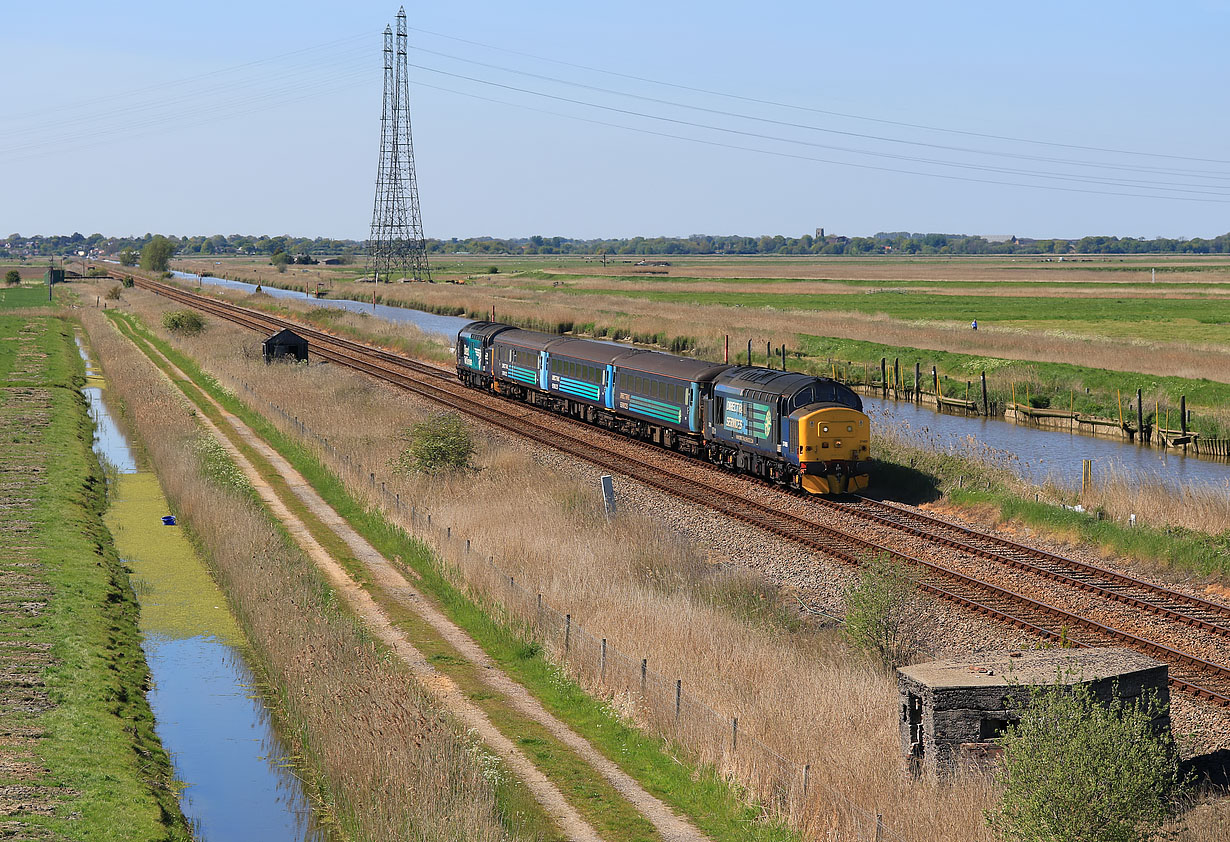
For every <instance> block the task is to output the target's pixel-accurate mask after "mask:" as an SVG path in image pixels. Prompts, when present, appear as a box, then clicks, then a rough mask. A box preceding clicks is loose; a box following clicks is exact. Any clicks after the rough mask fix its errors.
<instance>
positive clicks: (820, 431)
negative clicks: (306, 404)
mask: <svg viewBox="0 0 1230 842" xmlns="http://www.w3.org/2000/svg"><path fill="white" fill-rule="evenodd" d="M457 376H458V377H459V378H460V379H461V381H462V382H463V383H465V384H466V385H467V386H471V387H473V388H476V389H483V390H487V391H491V392H495V393H496V394H499V395H503V396H505V397H508V398H512V399H516V400H523V401H526V402H527V403H530V404H533V405H534V406H538V407H542V408H544V409H549V410H551V411H553V412H558V413H561V414H564V415H568V416H571V417H573V418H577V419H580V420H583V421H587V422H589V423H591V424H596V425H598V426H600V427H604V428H606V429H608V430H613V431H616V432H619V433H622V434H623V435H626V436H630V437H633V438H637V439H641V440H643V441H648V442H652V443H654V444H658V445H660V446H662V447H665V448H668V449H671V450H678V451H680V452H682V453H686V454H688V455H690V456H695V457H698V458H702V459H707V460H709V461H710V462H713V463H715V464H718V465H723V466H726V467H728V468H730V469H732V470H736V471H740V472H743V473H748V474H753V475H755V476H758V477H761V478H763V479H766V480H770V481H772V482H776V483H780V484H782V485H788V486H792V487H795V488H798V489H801V490H803V491H806V492H808V493H811V494H841V493H846V492H853V491H861V490H863V489H865V488H866V487H867V485H868V482H869V470H870V454H869V450H870V436H871V430H870V425H869V423H868V419H867V416H866V415H865V414H864V413H863V402H862V401H861V400H860V399H859V397H858V395H857V394H855V393H854V392H853V391H852V390H851V389H850V388H849V387H847V386H845V385H843V384H841V383H838V382H837V381H835V380H830V379H828V378H826V377H812V376H811V375H808V374H800V373H796V372H788V371H778V370H776V369H771V368H761V367H759V366H747V365H727V364H721V363H711V362H706V361H704V360H696V359H691V358H688V357H678V356H675V355H674V354H666V353H662V352H659V351H648V350H644V349H640V348H629V347H628V346H626V345H617V344H615V343H612V342H601V341H594V340H587V339H576V338H573V337H568V336H558V335H554V334H548V333H538V332H536V331H532V330H522V329H521V328H517V327H513V326H511V325H506V324H500V323H499V322H486V321H480V322H471V323H470V324H468V325H466V326H465V327H464V328H462V329H461V331H460V332H459V333H458V334H457Z"/></svg>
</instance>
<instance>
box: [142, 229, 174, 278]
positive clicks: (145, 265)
mask: <svg viewBox="0 0 1230 842" xmlns="http://www.w3.org/2000/svg"><path fill="white" fill-rule="evenodd" d="M174 253H175V244H174V243H172V242H171V241H170V240H168V239H167V238H166V237H164V236H162V235H161V234H157V235H155V236H154V238H153V239H152V240H150V241H149V242H148V243H146V244H145V248H143V249H141V268H142V269H148V270H150V271H151V272H165V271H167V266H168V265H169V264H170V262H171V255H172V254H174Z"/></svg>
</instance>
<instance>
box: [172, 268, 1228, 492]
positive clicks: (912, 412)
mask: <svg viewBox="0 0 1230 842" xmlns="http://www.w3.org/2000/svg"><path fill="white" fill-rule="evenodd" d="M173 274H174V275H175V276H176V277H177V278H179V279H181V280H185V281H190V282H193V283H203V284H210V285H215V286H223V287H227V288H230V289H238V290H243V291H246V292H253V291H255V289H256V287H255V286H254V285H252V284H248V283H243V282H241V281H228V280H225V279H222V278H212V277H204V278H200V277H198V276H197V275H190V274H187V273H185V272H175V273H173ZM261 289H262V291H263V292H266V293H268V294H269V295H271V296H273V297H274V298H296V299H305V298H306V299H310V300H312V301H313V302H314V303H315V304H316V305H318V306H321V307H336V308H339V309H343V310H351V311H355V312H363V313H369V314H371V315H374V316H377V317H379V318H383V319H388V320H389V321H393V322H398V323H401V324H412V325H414V326H415V327H417V328H418V329H419V330H421V331H423V332H424V333H430V334H435V335H438V336H444V337H446V338H448V339H450V340H452V339H453V338H455V337H456V336H457V331H458V330H460V329H461V327H462V326H464V325H466V324H468V323H469V322H470V321H472V320H471V319H466V318H457V317H454V316H440V315H436V314H434V313H425V312H423V311H421V310H411V309H409V308H405V307H390V306H388V305H385V304H377V305H375V307H373V306H372V304H371V303H370V302H368V303H364V302H361V301H355V300H350V299H345V298H321V299H314V298H312V296H310V295H307V294H306V293H302V292H298V291H292V290H285V289H278V288H276V287H262V288H261ZM863 405H864V407H865V408H866V410H867V413H868V415H870V416H871V419H872V428H873V429H876V428H877V427H879V428H891V429H893V430H895V431H896V432H897V434H898V435H899V436H901V437H902V438H904V439H906V440H907V441H910V442H912V443H914V444H916V445H917V446H919V447H925V448H929V449H939V450H945V451H949V452H953V453H958V454H969V455H974V456H977V457H978V458H983V459H989V460H990V461H992V462H995V463H996V464H999V465H1002V466H1004V467H1006V468H1009V469H1010V470H1012V471H1014V472H1015V473H1017V474H1018V475H1019V476H1022V477H1024V478H1026V479H1028V480H1030V481H1031V482H1035V483H1039V484H1041V483H1045V482H1053V483H1055V484H1057V485H1059V486H1062V487H1064V488H1069V489H1075V488H1079V487H1080V480H1081V460H1082V459H1091V460H1092V461H1093V466H1094V467H1093V470H1094V479H1095V481H1096V480H1097V478H1098V477H1099V476H1105V475H1107V474H1109V473H1110V472H1114V473H1115V474H1117V475H1119V476H1123V477H1125V478H1127V479H1129V480H1131V481H1133V482H1138V483H1147V484H1149V485H1151V486H1154V487H1170V488H1175V489H1179V488H1189V489H1192V490H1197V489H1215V490H1225V491H1226V492H1227V493H1230V465H1228V464H1226V463H1225V462H1221V461H1214V460H1210V459H1200V458H1197V457H1195V456H1185V455H1183V454H1182V453H1181V452H1178V451H1164V450H1160V449H1157V448H1152V447H1141V446H1139V445H1135V444H1129V443H1127V442H1123V441H1119V440H1115V439H1103V438H1095V437H1093V436H1083V435H1079V434H1076V433H1066V432H1062V431H1055V430H1040V429H1037V428H1033V427H1026V426H1021V425H1017V424H1013V423H1010V422H1008V421H1004V420H1002V419H999V418H984V417H982V416H964V415H949V414H945V413H941V412H937V411H935V410H934V409H931V408H929V407H924V406H920V405H918V404H914V403H909V402H905V401H892V400H883V399H881V398H875V397H868V396H864V397H863Z"/></svg>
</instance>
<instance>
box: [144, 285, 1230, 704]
mask: <svg viewBox="0 0 1230 842" xmlns="http://www.w3.org/2000/svg"><path fill="white" fill-rule="evenodd" d="M136 285H137V286H139V287H142V288H145V289H148V290H150V291H152V292H155V293H157V294H159V295H163V296H165V297H167V298H171V299H173V300H176V301H179V302H181V303H183V304H187V305H189V306H192V307H195V308H197V309H201V310H204V311H205V312H208V313H211V314H213V315H215V316H218V317H219V318H223V319H226V320H228V321H231V322H234V323H236V324H239V325H241V326H243V327H247V328H249V329H252V330H258V331H265V332H267V333H268V332H274V331H277V330H281V329H282V328H286V327H290V328H292V329H293V330H295V331H296V332H297V333H299V334H300V335H302V336H304V337H305V338H307V339H308V340H309V342H310V343H312V344H313V345H314V352H315V353H316V354H317V356H320V357H322V358H324V359H327V360H330V361H332V362H336V363H338V364H341V365H346V366H348V367H350V368H353V369H356V370H358V371H361V372H364V373H366V374H369V375H371V376H373V377H377V378H379V379H382V380H385V381H387V382H390V383H392V384H394V385H397V386H399V387H401V388H403V389H406V390H408V391H411V392H414V393H416V394H419V395H421V396H423V397H426V398H429V399H430V400H432V401H435V402H437V403H440V404H442V405H444V406H446V407H448V408H450V409H452V410H455V411H457V412H459V413H462V414H466V415H471V416H475V417H477V418H480V419H481V420H483V421H484V422H486V423H488V424H492V425H494V426H496V427H499V428H501V429H504V430H507V431H509V432H512V433H515V434H516V435H518V436H522V437H525V438H528V439H530V440H532V441H535V442H537V443H538V444H541V445H544V446H548V447H551V448H554V449H556V450H560V451H563V452H565V453H567V454H569V455H571V456H574V457H576V458H578V459H581V460H583V461H586V462H588V463H591V464H594V465H597V466H599V467H601V468H603V469H606V470H610V471H614V472H618V473H622V474H624V475H627V476H629V477H632V478H634V479H636V480H637V481H640V482H642V483H644V484H646V485H649V486H652V487H654V488H657V489H659V490H661V491H664V492H667V493H669V494H671V495H674V496H676V497H679V498H682V499H684V500H687V501H688V502H690V503H693V504H695V505H696V506H699V507H702V508H706V509H710V510H716V511H718V512H720V513H722V514H724V515H726V516H728V517H731V518H734V519H737V520H739V521H742V522H744V523H747V524H749V525H751V526H755V527H758V528H760V529H763V530H765V531H768V532H771V533H773V534H776V535H779V536H781V537H783V538H786V539H789V540H791V541H794V542H796V543H799V544H802V545H804V546H806V547H808V548H810V549H813V550H816V551H819V552H822V553H824V554H825V555H828V556H831V557H834V558H837V559H839V560H842V561H845V562H847V563H850V564H854V565H858V564H861V563H862V561H863V560H864V559H866V558H867V557H869V556H872V555H885V556H888V557H890V558H894V559H897V560H899V561H901V562H903V563H905V564H908V565H910V566H911V567H912V568H913V569H916V570H917V571H919V577H918V582H919V586H920V587H921V588H922V589H923V590H924V591H926V592H928V593H931V594H933V595H935V596H937V597H940V598H942V599H946V600H948V601H951V602H954V603H957V604H960V605H962V606H964V607H966V608H968V609H970V610H973V611H975V612H977V613H980V614H983V615H985V616H988V617H992V618H994V619H997V620H999V621H1001V622H1005V623H1009V624H1011V625H1013V626H1016V627H1018V628H1021V629H1024V630H1026V631H1028V632H1030V633H1032V634H1036V635H1039V636H1041V637H1043V638H1046V639H1050V640H1058V639H1060V638H1061V636H1068V638H1069V640H1070V642H1072V643H1073V644H1074V645H1079V646H1106V645H1115V646H1129V647H1131V648H1134V649H1136V650H1138V651H1141V652H1145V653H1147V654H1149V655H1152V656H1153V657H1156V658H1158V659H1159V660H1162V661H1165V662H1167V663H1168V664H1169V665H1170V679H1171V683H1172V685H1173V686H1174V687H1175V688H1176V689H1178V690H1181V691H1183V692H1186V693H1189V694H1191V695H1194V696H1196V697H1199V698H1202V699H1206V700H1208V701H1212V702H1215V703H1217V704H1219V705H1222V706H1226V707H1230V669H1227V668H1226V667H1224V666H1222V665H1220V664H1218V663H1215V662H1213V661H1211V660H1208V659H1206V658H1203V657H1200V656H1199V655H1197V654H1193V653H1191V652H1187V651H1182V650H1181V649H1178V648H1175V647H1172V646H1168V645H1166V644H1164V643H1161V642H1158V641H1155V640H1152V639H1149V638H1147V637H1144V636H1142V635H1140V634H1136V633H1133V632H1131V631H1128V630H1125V629H1120V628H1115V627H1112V626H1110V625H1107V624H1103V623H1100V622H1098V621H1097V620H1095V619H1092V618H1091V617H1089V616H1085V615H1083V614H1080V613H1076V612H1074V611H1070V610H1066V609H1064V608H1062V607H1059V606H1057V605H1053V604H1051V603H1049V602H1046V601H1043V600H1041V599H1037V598H1034V597H1030V596H1027V595H1025V594H1021V593H1018V592H1015V591H1013V590H1010V589H1008V588H1004V587H1000V586H998V585H995V584H992V583H991V582H989V581H986V579H985V578H979V577H976V576H972V575H969V574H968V573H965V572H962V571H960V570H956V569H954V568H952V567H950V566H948V565H946V564H942V563H939V562H937V561H935V560H932V559H928V558H924V557H920V556H918V555H914V554H912V553H908V552H904V551H902V550H899V549H894V548H892V547H890V546H888V545H886V544H882V543H878V542H877V541H874V540H870V539H868V538H866V537H862V536H859V535H856V534H854V533H853V532H850V531H843V530H840V529H836V528H834V527H832V526H829V525H826V524H824V523H820V522H819V521H816V520H813V519H811V518H809V517H804V516H801V515H799V514H796V513H794V512H791V511H787V510H785V508H782V507H776V506H773V505H771V504H768V503H765V502H763V501H761V500H757V499H754V496H751V495H748V494H745V493H741V492H740V491H739V490H738V486H739V485H740V483H738V482H737V481H736V482H731V480H732V479H733V478H732V477H730V475H728V474H725V473H723V472H721V471H718V470H716V469H711V470H708V469H709V466H707V464H706V463H698V462H697V460H690V459H680V458H679V454H674V453H670V452H668V451H664V450H662V449H661V448H658V447H655V446H652V445H648V444H645V443H642V442H636V441H634V440H630V439H625V438H623V437H619V436H616V435H614V434H612V433H608V432H606V431H604V430H601V429H599V428H596V427H593V426H591V425H587V424H584V423H582V422H580V421H573V420H571V419H566V418H563V417H561V416H558V415H555V414H552V413H549V412H546V411H543V410H539V409H537V408H534V407H531V406H529V405H527V404H523V403H519V402H518V403H513V402H510V401H506V400H504V399H501V398H498V397H496V396H493V395H489V394H487V393H485V392H479V391H476V390H473V389H469V388H467V387H465V386H464V385H462V384H461V383H460V382H458V381H457V380H455V379H453V378H452V377H451V374H450V373H449V372H447V371H445V370H443V369H440V368H438V367H436V366H433V365H428V364H425V363H421V362H418V361H415V360H411V359H408V358H406V357H403V356H400V355H398V354H395V353H392V352H389V351H386V350H383V349H379V348H374V347H372V346H370V345H366V344H364V343H360V342H356V341H353V340H350V339H345V338H343V337H338V336H335V335H333V334H329V333H325V332H323V331H320V330H316V329H314V328H311V327H308V326H306V325H302V324H299V323H296V322H292V321H289V320H286V319H282V318H279V317H276V316H272V315H269V314H266V313H260V312H258V311H254V310H250V309H247V308H244V307H240V306H238V305H235V304H231V303H229V302H223V301H219V300H217V299H215V298H211V297H208V296H202V295H197V294H195V293H192V292H188V291H187V290H183V289H181V288H179V287H176V286H173V285H170V284H164V283H160V282H157V281H151V280H148V279H145V278H141V277H139V276H138V277H137V278H136ZM683 465H689V466H692V467H699V466H701V465H703V466H704V467H705V468H706V469H707V470H706V471H705V474H709V475H711V476H705V475H704V474H699V473H698V472H697V471H681V470H680V466H683ZM742 485H743V486H745V487H746V486H747V484H746V483H742ZM786 499H790V498H786ZM814 502H816V503H818V505H819V506H820V507H821V508H826V509H829V510H832V511H841V512H845V513H847V514H851V515H853V516H854V517H857V518H860V519H861V520H863V521H865V522H868V523H874V524H876V525H877V526H878V527H881V528H883V529H888V530H894V531H896V532H899V533H902V534H905V535H908V536H911V537H912V538H914V539H917V540H920V541H924V542H927V543H930V544H935V545H939V546H943V547H946V548H949V549H951V550H953V551H955V552H958V553H965V554H969V555H972V556H976V557H979V558H981V559H983V560H986V561H990V562H993V563H994V564H997V565H1003V566H1006V567H1008V568H1012V569H1016V570H1026V571H1028V572H1029V573H1031V574H1034V575H1039V576H1044V577H1046V578H1047V579H1048V580H1050V581H1052V582H1055V583H1058V584H1062V585H1063V586H1065V587H1072V588H1076V589H1078V590H1080V591H1082V592H1084V593H1086V594H1089V595H1092V596H1095V597H1096V598H1098V599H1105V600H1109V601H1112V602H1115V603H1118V604H1121V605H1127V606H1130V607H1132V608H1134V609H1139V610H1141V611H1145V612H1148V613H1149V614H1151V615H1153V616H1155V617H1158V618H1161V619H1164V620H1165V621H1166V622H1170V623H1176V624H1180V625H1182V626H1185V627H1189V628H1191V629H1197V630H1199V631H1200V632H1202V633H1205V634H1209V635H1214V636H1218V637H1224V638H1230V608H1227V607H1225V606H1221V605H1217V604H1216V603H1212V602H1208V601H1206V600H1201V599H1199V598H1196V597H1191V596H1188V595H1186V594H1181V593H1178V592H1176V591H1171V590H1168V589H1165V588H1161V587H1158V586H1156V585H1153V584H1151V583H1148V582H1144V581H1143V580H1139V579H1134V578H1132V577H1130V576H1126V575H1124V574H1121V573H1118V572H1116V571H1110V570H1106V569H1103V568H1100V567H1096V566H1094V565H1089V564H1085V563H1084V562H1079V561H1075V560H1072V559H1066V558H1063V557H1062V556H1057V555H1054V554H1052V553H1048V552H1046V551H1043V550H1039V549H1036V548H1032V547H1028V546H1026V545H1023V544H1017V543H1015V542H1012V541H1008V540H1006V539H1002V538H999V537H997V536H992V535H988V534H986V533H982V532H978V531H976V530H971V529H968V528H966V527H963V526H959V525H957V524H953V523H950V522H948V521H946V520H942V519H940V518H935V517H931V516H929V515H925V514H923V513H921V512H916V511H913V510H909V509H905V508H903V507H900V506H895V505H890V504H885V503H879V502H876V501H872V500H868V499H865V498H860V499H858V500H856V501H853V502H847V501H832V500H825V499H823V498H817V499H816V500H815V501H814Z"/></svg>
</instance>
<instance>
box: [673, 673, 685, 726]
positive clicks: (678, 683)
mask: <svg viewBox="0 0 1230 842" xmlns="http://www.w3.org/2000/svg"><path fill="white" fill-rule="evenodd" d="M682 703H683V679H682V678H676V679H675V724H676V725H678V724H679V708H680V706H681V705H682Z"/></svg>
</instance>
